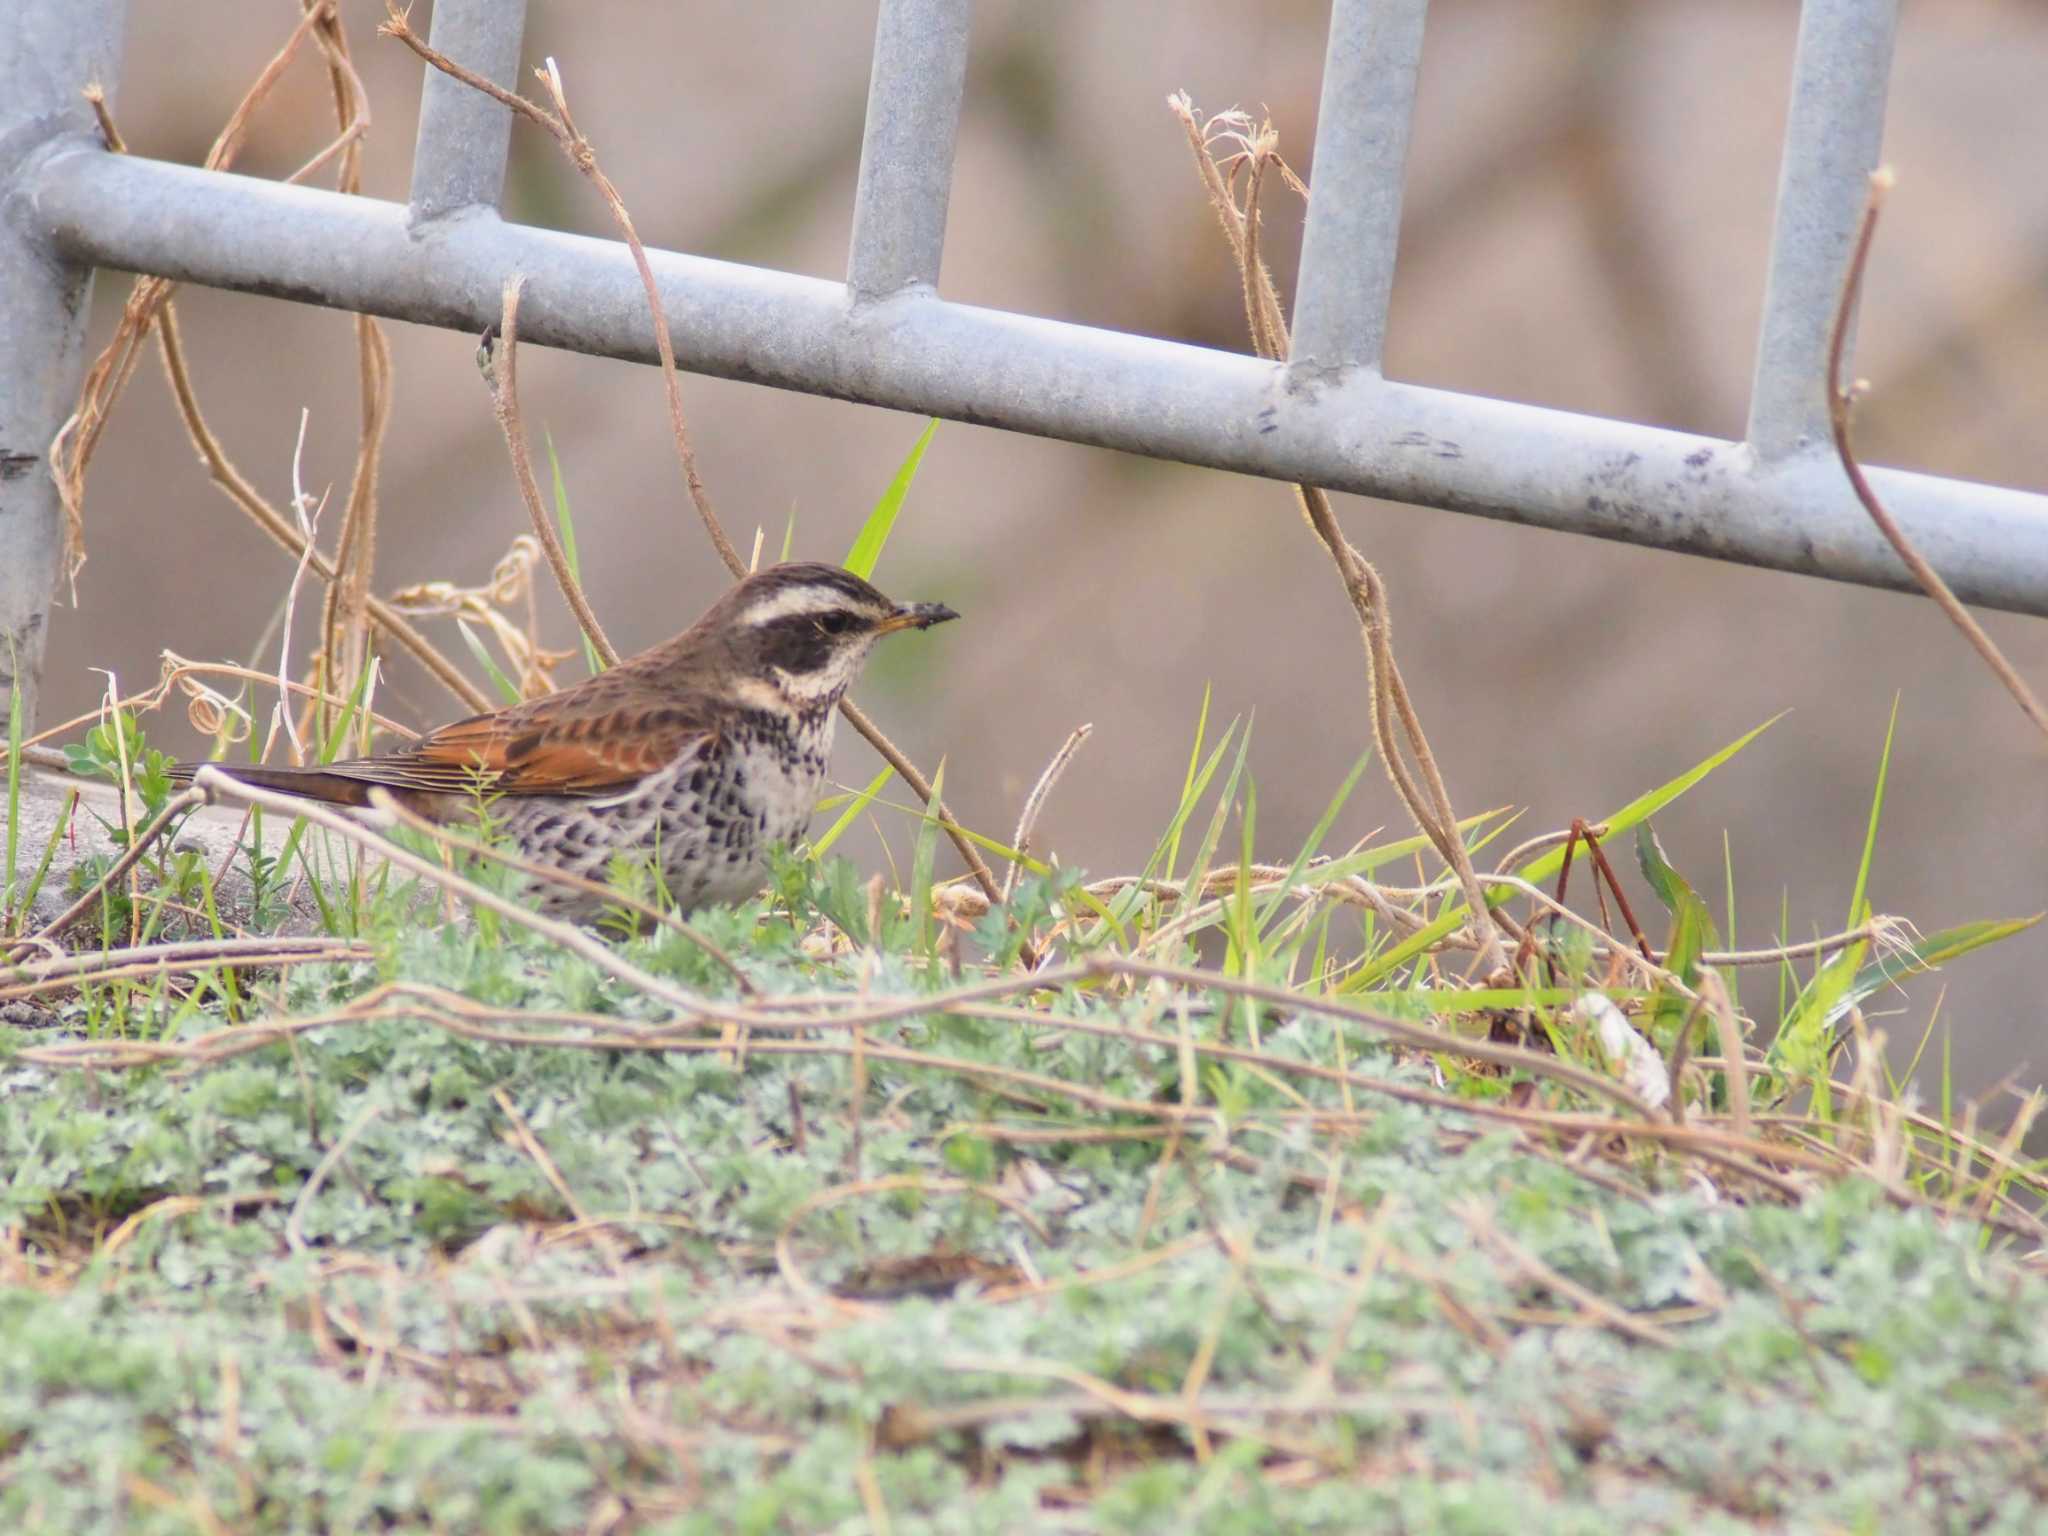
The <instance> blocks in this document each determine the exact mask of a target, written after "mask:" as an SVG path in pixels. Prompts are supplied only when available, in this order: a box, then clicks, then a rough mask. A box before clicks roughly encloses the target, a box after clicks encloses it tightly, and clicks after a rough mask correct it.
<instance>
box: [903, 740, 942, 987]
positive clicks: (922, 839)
mask: <svg viewBox="0 0 2048 1536" xmlns="http://www.w3.org/2000/svg"><path fill="white" fill-rule="evenodd" d="M945 783H946V760H945V759H944V758H943V757H942V758H940V759H939V766H938V767H937V769H936V770H934V771H933V773H932V798H931V803H930V804H929V805H927V806H926V807H925V811H924V821H923V822H922V823H921V824H920V825H919V827H918V829H917V846H916V848H915V849H914V850H913V852H912V853H911V856H910V916H911V921H912V923H913V924H914V925H915V932H916V934H917V952H918V953H919V954H921V955H923V956H924V957H925V958H926V959H930V958H931V953H932V861H933V860H934V859H935V858H936V857H937V855H938V851H939V812H938V807H939V805H940V803H941V797H942V796H943V794H944V793H945Z"/></svg>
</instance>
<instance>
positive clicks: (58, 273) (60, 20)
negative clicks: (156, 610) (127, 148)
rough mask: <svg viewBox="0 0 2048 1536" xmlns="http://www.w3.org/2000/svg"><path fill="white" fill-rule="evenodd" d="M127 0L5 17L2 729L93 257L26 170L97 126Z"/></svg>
mask: <svg viewBox="0 0 2048 1536" xmlns="http://www.w3.org/2000/svg"><path fill="white" fill-rule="evenodd" d="M127 12H128V6H127V0H69V3H67V4H63V5H29V6H16V7H14V8H13V9H12V11H11V12H10V14H9V15H8V17H7V19H6V21H5V22H4V23H0V730H4V729H5V726H6V721H7V714H8V709H9V702H10V698H11V696H12V695H15V694H19V695H20V697H21V701H22V705H23V713H24V714H25V716H26V717H27V718H28V719H30V720H33V719H34V718H35V709H36V694H37V691H38V687H39V685H40V683H41V679H42V670H43V646H44V643H45V641H46V639H47V638H48V633H49V618H50V604H51V603H52V601H54V599H55V597H56V593H57V585H58V582H59V580H60V579H61V577H62V571H61V565H62V561H63V553H64V532H63V522H64V519H63V511H62V507H61V505H60V503H59V502H58V500H57V485H56V481H55V480H53V479H52V478H51V476H50V463H49V450H50V439H51V438H53V437H55V436H56V435H57V429H58V428H59V427H60V426H62V425H63V424H64V419H65V418H66V417H67V416H68V415H70V413H71V409H72V407H73V405H74V404H75V403H76V400H77V395H78V388H79V384H80V383H81V381H82V379H83V376H84V363H85V322H86V314H87V302H88V300H89V299H90V298H91V290H92V269H91V268H90V267H76V266H68V265H66V264H65V263H64V262H63V261H61V260H60V259H59V258H58V255H57V252H56V251H55V250H54V249H53V248H52V247H51V246H50V245H48V244H47V243H46V242H45V241H44V240H42V239H40V238H38V236H37V234H36V232H35V231H36V221H35V220H34V219H33V218H32V217H31V216H30V209H29V208H28V207H27V203H28V196H29V194H28V192H27V190H26V183H27V181H28V176H27V174H26V173H27V172H28V171H29V170H30V169H31V168H32V163H33V162H34V160H35V159H36V157H37V154H38V152H39V151H40V150H42V149H43V148H44V147H45V146H46V145H49V144H51V143H53V142H55V141H58V140H61V139H66V138H75V137H77V136H80V135H85V134H93V135H94V136H95V138H94V142H97V131H96V130H95V128H94V126H93V118H92V112H91V110H90V109H89V108H88V107H87V106H86V104H85V101H84V98H83V97H82V96H81V95H80V94H79V93H80V91H81V90H82V89H83V88H84V87H85V86H86V85H88V84H90V83H92V82H93V81H95V80H96V81H98V82H99V83H100V84H101V85H102V86H104V87H106V89H107V90H108V92H109V93H111V92H112V90H113V87H114V76H115V72H116V69H117V67H118V65H119V63H120V57H121V33H122V30H123V27H124V25H125V23H126V21H127Z"/></svg>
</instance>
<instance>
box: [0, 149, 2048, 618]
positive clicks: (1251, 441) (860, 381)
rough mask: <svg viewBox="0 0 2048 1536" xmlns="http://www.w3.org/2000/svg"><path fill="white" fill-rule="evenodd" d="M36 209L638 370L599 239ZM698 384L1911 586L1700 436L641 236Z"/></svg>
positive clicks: (1974, 524) (1822, 497) (1785, 470)
mask: <svg viewBox="0 0 2048 1536" xmlns="http://www.w3.org/2000/svg"><path fill="white" fill-rule="evenodd" d="M33 199H34V201H33V205H32V209H31V212H32V213H33V215H34V217H35V219H36V220H37V221H38V223H39V226H40V227H41V228H42V229H43V230H44V231H45V232H46V233H47V234H48V235H49V236H50V238H52V239H54V240H55V241H56V242H57V244H58V246H59V248H60V249H62V250H64V251H65V252H66V253H68V254H69V255H70V256H72V257H73V258H74V259H76V260H80V261H93V262H98V263H101V264H103V265H107V266H115V267H124V268H128V269H130V270H135V271H148V272H159V273H163V274H165V275H167V276H170V277H174V278H177V279H180V280H182V281H187V282H197V283H206V284H210V285H212V286H214V287H221V288H232V289H237V290H240V291H243V292H250V293H261V294H270V295H273V296H276V297H282V298H290V299H296V300H299V301H302V302H307V303H315V304H326V305H332V306H334V307H337V308H342V309H361V310H367V311H369V312H370V313H372V314H378V315H385V316H389V317H391V318H394V319H401V320H411V321H416V322H419V323H422V324H427V325H442V326H449V327H452V328H454V329H457V330H461V331H464V332H467V333H473V332H475V331H478V330H480V329H482V328H483V327H484V326H485V325H487V324H488V323H489V322H490V321H491V320H492V319H494V318H495V317H496V316H497V314H498V307H499V286H500V283H501V282H502V280H503V278H504V276H505V274H507V273H509V272H520V273H524V274H525V275H526V299H525V303H524V305H523V306H522V309H521V312H520V330H521V333H522V335H524V336H525V337H526V338H527V339H528V340H531V341H534V342H539V343H542V344H544V345H549V346H558V347H567V348H573V349H574V350H577V351H580V352H587V353H595V354H598V355H600V356H607V357H619V358H629V359H632V360H634V361H638V362H650V361H652V360H653V356H654V350H653V344H652V342H651V341H650V339H649V338H648V335H647V319H646V307H645V298H644V295H643V294H642V292H641V289H640V285H639V281H638V278H637V276H636V275H635V273H634V270H633V266H632V262H631V259H630V257H629V256H628V255H627V253H626V251H625V249H624V248H623V247H622V246H620V245H618V244H617V243H615V242H611V241H602V240H594V239H590V238H588V237H585V236H580V235H569V234H561V233H558V232H555V231H550V230H538V229H529V228H525V227H522V226H519V225H512V224H503V223H500V222H498V221H496V220H494V219H488V218H473V219H456V220H447V221H443V222H441V223H439V224H435V225H430V226H425V227H422V228H418V229H414V230H410V231H409V230H408V229H407V227H406V220H405V210H404V209H403V208H402V207H399V206H398V205H396V204H392V203H379V202H376V201H373V200H371V199H368V198H360V197H343V196H340V195H338V194H336V193H332V192H325V191H321V190H319V189H316V188H310V187H289V186H282V185H279V184H278V183H275V182H268V181H257V180H252V179H250V178H247V177H240V176H228V175H221V174H218V173H211V172H205V171H198V170H193V169H191V168H189V167H185V166H176V165H166V164H163V163H161V162H154V161H148V160H139V159H135V158H133V157H130V156H117V155H108V154H103V153H97V152H92V151H83V150H81V151H73V152H70V153H67V154H64V155H62V156H60V157H58V158H54V159H52V160H49V161H47V162H46V163H45V164H44V165H43V166H42V168H41V173H40V175H39V176H38V178H37V180H36V184H35V187H34V191H33ZM649 259H650V261H651V262H652V264H653V267H654V271H655V276H656V279H657V281H658V282H659V283H660V284H661V286H662V289H663V293H664V296H665V298H666V299H667V302H668V305H669V314H670V316H671V317H672V320H671V323H672V325H673V328H674V339H675V346H676V354H677V356H679V357H682V358H685V359H687V360H688V362H689V366H690V367H691V368H693V369H695V370H697V371H699V372H703V373H709V374H714V375H717V376H719V377H723V378H733V379H742V380H746V381H748V382H751V383H757V384H768V385H774V386H776V387H779V388H785V389H798V390H805V391H808V392H810V393H813V394H822V395H830V396H834V397H837V398H841V399H847V400H858V401H864V402H867V403H870V404H875V405H882V406H888V407H892V408H894V409H898V410H906V411H916V412H919V413H928V414H932V415H938V416H946V417H951V418H953V419H956V420H961V421H971V422H976V423H979V424H982V425H986V426H996V427H1005V428H1008V429H1011V430H1013V431H1021V432H1033V433H1037V434H1039V435H1041V436H1046V437H1057V438H1064V439H1066V440H1068V441H1071V442H1078V443H1091V444H1095V445H1097V446H1100V447H1105V448H1117V449H1121V450H1123V451H1125V452H1129V453H1140V454H1147V455H1150V456H1152V457H1154V458H1166V459H1178V460H1181V461H1183V462H1186V463H1190V464H1205V465H1210V466H1213V467H1215V468H1218V469H1229V470H1237V471H1240V472H1242V473H1245V474H1253V475H1266V476H1270V477H1273V478H1276V479H1282V480H1301V481H1308V482H1311V483H1314V484H1317V485H1324V486H1328V487H1330V488H1331V489H1333V490H1342V491H1356V492H1359V493H1361V494H1363V495H1368V496H1381V497H1387V498H1390V499H1392V500H1396V501H1408V502H1417V503H1421V504H1423V505H1427V506H1436V507H1444V508H1448V509H1450V510H1452V511H1458V512H1469V513H1475V514H1478V515H1480V516H1483V517H1492V518H1499V519H1503V520H1505V521H1509V522H1519V523H1527V524H1532V525H1535V526H1540V527H1547V528H1559V529H1567V530H1570V531H1572V532H1576V533H1584V534H1591V535H1593V536H1595V537H1599V538H1608V539H1619V540H1622V541H1624V542H1627V543H1631V544H1641V545H1648V546H1652V547H1656V548H1661V549H1673V550H1682V551H1686V552H1688V553H1693V554H1704V555H1711V556H1714V557H1716V558H1718V559H1723V560H1735V561H1741V562H1744V563H1747V564H1750V565H1759V566H1767V567H1770V568H1773V569H1777V570H1785V571H1797V572H1801V573H1804V574H1807V575H1815V576H1827V577H1832V578H1834V579H1836V580H1840V581H1852V582H1859V583H1862V584H1864V585H1868V586H1877V587H1892V588H1905V587H1906V586H1907V585H1908V578H1907V576H1906V574H1905V572H1904V571H1903V570H1902V569H1901V568H1900V566H1899V564H1898V561H1897V559H1896V558H1895V557H1894V555H1893V553H1892V551H1891V550H1890V548H1889V547H1888V546H1887V545H1885V543H1884V542H1883V540H1882V539H1881V538H1880V537H1879V536H1878V534H1877V533H1876V531H1875V530H1874V529H1873V528H1872V527H1871V526H1870V523H1869V519H1868V518H1867V517H1865V515H1864V513H1863V511H1862V509H1861V508H1860V507H1858V506H1857V505H1856V503H1855V501H1854V500H1853V498H1852V497H1851V495H1850V493H1849V490H1848V487H1847V485H1846V483H1845V482H1844V481H1843V479H1842V476H1841V474H1840V471H1839V468H1838V467H1837V466H1835V465H1833V464H1831V463H1828V462H1826V461H1825V460H1822V459H1820V458H1818V457H1808V458H1803V459H1797V460H1792V461H1787V462H1785V463H1782V464H1778V465H1774V466H1760V465H1759V463H1758V461H1757V459H1756V456H1755V455H1754V454H1753V453H1751V452H1750V450H1749V449H1747V448H1746V447H1744V446H1742V445H1740V444H1735V443H1728V442H1723V441H1720V440H1718V439H1714V438H1707V437H1697V436H1693V435H1691V434H1688V433H1682V432H1671V431H1665V430H1662V429H1660V428H1653V427H1645V426H1637V425H1634V424H1631V423H1627V422H1619V421H1609V420H1604V419H1602V418H1599V417H1592V416H1580V415H1574V414H1572V413H1569V412H1565V411H1555V410H1547V409H1544V408H1542V407H1539V406H1530V405H1518V404H1513V403H1511V402H1507V401H1500V400H1488V399H1484V398H1481V397H1478V396H1472V395H1461V394H1453V393H1448V392H1445V391H1441V390H1432V389H1424V388H1420V387H1417V386H1414V385H1407V384H1399V383H1392V382H1388V381H1385V380H1381V379H1379V378H1376V377H1374V376H1372V375H1370V374H1366V373H1363V372H1360V371H1357V370H1354V371H1352V372H1351V373H1350V374H1348V375H1347V376H1346V377H1345V378H1343V379H1342V380H1341V381H1340V382H1324V383H1318V382H1315V381H1313V380H1309V379H1304V378H1303V377H1301V376H1299V375H1290V373H1289V371H1288V370H1287V369H1286V368H1285V367H1284V366H1283V365H1280V364H1276V363H1268V362H1264V361H1262V360H1260V359H1258V358H1254V357H1249V356H1246V355H1244V354H1242V353H1234V352H1219V351H1211V350H1209V349H1207V348H1202V347H1193V346H1188V345H1185V344H1183V343H1179V342H1171V341H1160V340H1156V339H1153V338H1150V337H1145V336H1134V335H1127V334H1123V333H1120V332H1113V331H1104V330H1096V329H1093V328H1090V327H1087V326H1079V325H1069V324H1065V323H1063V322H1060V321H1056V320H1042V319H1036V318H1032V317H1030V316H1025V315H1014V314H1006V313H1003V312H1001V311H997V310H988V309H980V308H975V307H973V306H969V305H964V304H949V303H944V302H942V301H940V300H938V299H937V298H933V297H930V296H923V297H915V296H912V297H905V298H902V299H899V300H898V301H897V302H894V303H889V304H869V305H862V304H857V303H855V302H853V301H852V300H851V299H850V297H849V296H848V294H847V291H846V289H845V288H844V287H842V286H841V285H840V284H838V283H832V282H826V281H823V280H821V279H818V278H809V277H799V276H796V275H794V274H790V273H785V272H773V271H767V270H765V269H761V268H756V267H743V266H734V265H731V264H729V263H726V262H719V261H711V260H707V259H705V258H702V257H695V256H683V255H677V254H675V253H673V252H666V251H652V252H649ZM1872 479H1873V481H1874V483H1875V484H1876V485H1877V487H1878V489H1879V491H1880V492H1881V493H1882V494H1883V495H1884V496H1885V497H1886V499H1887V501H1888V502H1889V504H1890V505H1891V507H1892V510H1893V512H1894V513H1895V514H1896V516H1897V517H1898V519H1899V521H1900V523H1901V524H1902V525H1903V526H1904V527H1905V529H1906V531H1907V532H1908V534H1910V535H1911V537H1913V538H1914V539H1915V540H1916V541H1917V542H1918V543H1919V544H1920V546H1921V548H1922V549H1923V550H1925V551H1926V553H1927V556H1928V558H1929V559H1930V560H1932V561H1933V562H1934V565H1935V567H1936V568H1937V569H1938V570H1940V571H1941V572H1942V574H1943V575H1944V576H1946V577H1947V578H1948V579H1949V581H1950V582H1951V583H1952V584H1953V585H1954V587H1955V588H1956V590H1957V591H1958V592H1959V593H1960V594H1961V595H1962V596H1963V597H1964V598H1965V599H1966V600H1968V601H1971V602H1975V603H1980V604H1983V605H1985V606H1987V607H1991V608H2004V609H2010V610H2013V611H2015V612H2021V613H2033V614H2040V615H2044V616H2048V497H2043V496H2037V495H2030V494H2027V493H2024V492H2020V491H2012V490H2004V489H2000V488H1997V487H1992V486H1981V485H1971V484H1967V483H1964V482H1961V481H1954V480H1942V479H1936V478H1934V477H1931V476H1926V475H1917V474H1909V473H1905V472H1902V471H1897V470H1877V471H1873V473H1872Z"/></svg>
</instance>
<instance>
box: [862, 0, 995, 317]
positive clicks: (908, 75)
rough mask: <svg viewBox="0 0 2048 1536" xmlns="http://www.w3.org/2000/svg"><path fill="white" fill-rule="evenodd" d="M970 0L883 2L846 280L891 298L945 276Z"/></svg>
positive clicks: (865, 292)
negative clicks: (941, 260)
mask: <svg viewBox="0 0 2048 1536" xmlns="http://www.w3.org/2000/svg"><path fill="white" fill-rule="evenodd" d="M971 9H972V5H971V0H881V6H880V9H879V10H878V12H877V13H876V17H875V62H874V68H873V72H872V73H871V74H870V76H869V77H868V117H867V127H866V130H865V132H864V133H863V135H862V138H861V146H860V181H859V183H858V184H857V186H856V188H855V190H854V194H853V245H852V249H851V251H850V252H849V253H848V255H847V259H846V286H847V288H848V289H849V290H851V291H852V293H853V295H854V297H855V298H857V299H861V300H867V299H881V298H887V297H888V296H889V295H891V294H893V293H898V292H901V291H902V290H903V289H905V288H910V287H920V286H921V287H925V288H929V287H931V286H933V285H934V284H936V283H937V282H938V280H939V258H940V256H941V255H942V254H943V253H944V251H945V247H946V202H947V199H948V198H949V197H950V196H951V194H952V188H953V145H954V140H955V138H956V137H957V136H958V132H959V128H960V101H961V97H962V96H963V95H964V93H965V91H966V88H967V30H968V21H969V19H970V12H971Z"/></svg>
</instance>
